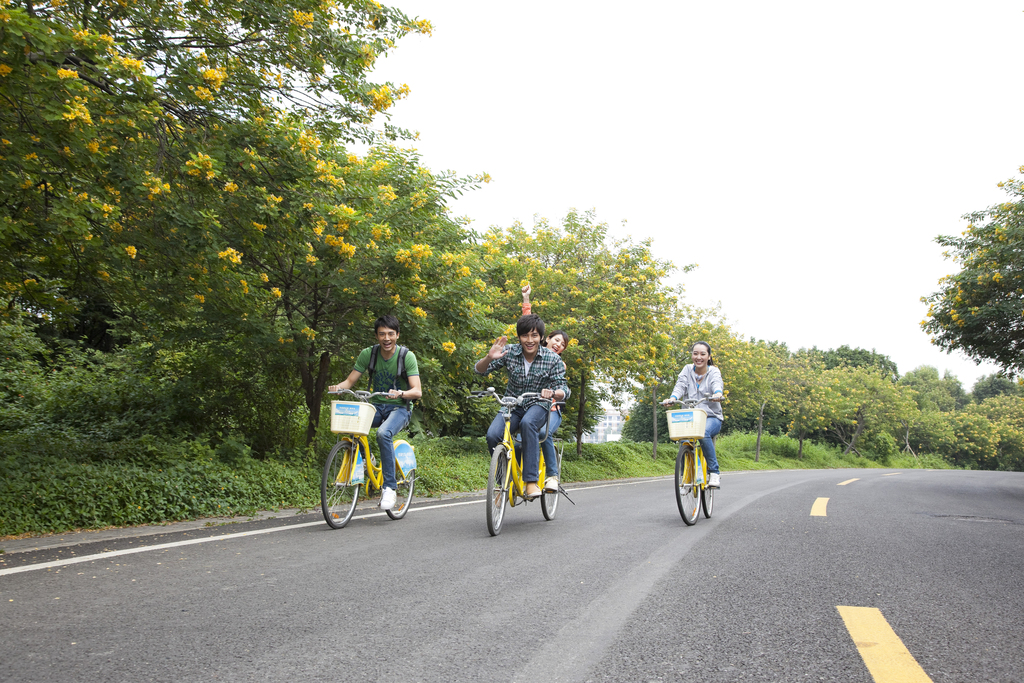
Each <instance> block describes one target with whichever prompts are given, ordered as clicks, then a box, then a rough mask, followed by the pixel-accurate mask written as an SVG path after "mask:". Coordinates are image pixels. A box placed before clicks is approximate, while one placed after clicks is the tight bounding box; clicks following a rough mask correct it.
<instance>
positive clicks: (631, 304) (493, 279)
mask: <svg viewBox="0 0 1024 683" xmlns="http://www.w3.org/2000/svg"><path fill="white" fill-rule="evenodd" d="M607 233H608V226H607V225H606V224H605V223H601V222H598V221H597V220H596V217H595V214H594V212H593V211H588V212H585V213H580V212H577V211H570V212H569V213H568V214H567V215H566V216H565V217H564V218H563V219H562V221H561V224H560V225H552V224H550V223H548V222H547V221H540V222H539V223H538V224H537V225H536V226H535V228H534V229H533V230H528V229H526V228H524V227H523V226H522V225H519V224H516V225H513V226H511V227H509V228H506V229H500V228H495V229H492V230H491V231H490V232H488V233H487V235H486V236H485V238H484V240H483V242H482V243H481V247H480V249H481V252H482V255H481V257H480V258H481V261H483V262H484V263H485V265H486V266H487V267H488V278H489V280H490V284H491V285H492V286H494V287H495V288H500V289H501V290H503V295H502V296H501V298H500V299H499V300H498V301H500V302H501V308H500V310H496V311H495V316H496V317H498V318H504V319H505V320H508V321H509V322H510V323H511V322H515V320H516V318H518V317H519V305H518V304H519V302H520V300H521V299H520V297H521V292H520V287H521V283H523V282H529V283H530V284H531V286H532V288H533V295H532V299H533V308H534V312H535V313H537V314H538V315H540V316H541V317H542V318H543V319H544V321H545V323H546V324H547V328H548V330H549V331H553V330H555V329H557V328H563V329H565V331H566V332H567V333H568V335H569V337H570V343H569V347H568V348H567V349H566V351H565V352H564V353H563V356H562V357H563V360H565V362H566V364H567V366H568V380H569V386H570V389H571V390H572V395H571V398H570V401H569V406H568V411H567V415H566V417H565V422H566V424H571V425H572V430H573V432H574V433H575V436H576V439H577V444H578V445H577V448H578V449H579V448H580V445H579V442H580V438H581V437H582V436H583V434H584V433H585V432H586V431H587V430H588V429H590V428H591V427H592V426H593V425H594V423H595V422H596V420H597V418H598V416H599V415H600V414H601V413H602V412H603V411H604V409H603V407H602V402H603V401H607V402H610V403H612V404H619V403H620V402H621V400H622V399H623V397H624V396H625V395H626V392H628V391H630V390H632V389H633V387H634V384H635V383H636V382H644V381H645V380H646V379H647V378H648V376H649V375H650V372H651V364H650V359H651V357H652V348H661V349H665V348H666V347H667V346H668V344H669V343H670V337H669V331H670V330H671V326H672V320H673V316H674V311H675V309H676V304H677V301H678V296H679V293H680V292H679V291H678V290H677V289H673V288H671V287H669V286H668V285H666V284H665V282H664V280H665V278H666V277H667V276H668V274H669V273H670V272H671V271H672V270H673V268H674V267H673V265H672V264H671V263H670V262H668V261H665V260H662V259H658V258H656V257H655V256H654V254H653V251H652V244H651V243H650V242H649V241H645V242H640V243H637V242H633V241H632V240H630V239H625V240H619V241H611V240H609V239H608V235H607ZM481 355H482V354H481Z"/></svg>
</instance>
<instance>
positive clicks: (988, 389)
mask: <svg viewBox="0 0 1024 683" xmlns="http://www.w3.org/2000/svg"><path fill="white" fill-rule="evenodd" d="M1022 393H1024V392H1022V391H1021V386H1020V384H1019V383H1018V382H1015V381H1014V380H1012V379H1010V378H1009V377H1004V376H1003V375H999V374H992V375H982V376H981V377H979V378H978V380H977V381H976V382H975V383H974V388H973V389H972V390H971V398H973V399H974V400H975V402H976V403H981V402H982V401H984V400H985V399H987V398H992V397H993V396H1020V395H1021V394H1022Z"/></svg>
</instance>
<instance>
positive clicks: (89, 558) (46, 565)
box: [0, 477, 664, 576]
mask: <svg viewBox="0 0 1024 683" xmlns="http://www.w3.org/2000/svg"><path fill="white" fill-rule="evenodd" d="M647 481H664V477H662V478H660V479H650V480H647ZM644 483H647V482H646V481H639V482H619V483H609V484H598V485H596V486H580V487H574V488H572V489H569V490H570V491H586V490H588V489H601V488H606V487H609V486H629V485H631V484H644ZM483 502H484V501H483V500H482V499H481V500H463V501H459V502H457V503H440V504H438V505H427V506H420V507H414V508H411V509H410V510H409V512H410V513H413V512H427V511H429V510H440V509H442V508H451V507H458V506H460V505H477V504H480V503H483ZM386 514H387V513H386V512H371V513H369V514H364V515H359V516H358V517H353V518H352V519H353V520H356V519H373V518H374V517H383V516H384V515H386ZM322 524H325V522H323V521H322V520H320V521H316V522H303V523H302V524H287V525H285V526H276V527H273V528H271V529H256V530H255V531H239V532H238V533H234V534H221V535H219V536H210V537H208V538H190V539H188V540H186V541H174V542H172V543H158V544H156V545H147V546H140V547H137V548H125V549H124V550H108V551H107V552H102V553H96V554H95V555H83V556H82V557H69V558H67V559H64V560H53V561H52V562H39V563H38V564H28V565H24V566H22V567H8V568H6V569H0V576H6V575H8V574H20V573H21V572H31V571H37V570H40V569H52V568H53V567H66V566H68V565H71V564H79V563H81V562H94V561H96V560H106V559H108V558H111V557H118V556H121V555H133V554H135V553H145V552H150V551H153V550H167V549H169V548H180V547H181V546H185V545H195V544H197V543H210V542H212V541H230V540H231V539H233V538H242V537H243V536H259V535H260V534H272V533H274V532H276V531H288V530H289V529H302V528H305V527H310V526H319V525H322ZM169 533H174V532H169Z"/></svg>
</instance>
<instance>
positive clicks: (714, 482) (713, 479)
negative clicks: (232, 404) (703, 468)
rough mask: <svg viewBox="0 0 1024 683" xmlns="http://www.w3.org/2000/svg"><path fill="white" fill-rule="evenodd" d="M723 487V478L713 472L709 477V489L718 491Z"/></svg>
mask: <svg viewBox="0 0 1024 683" xmlns="http://www.w3.org/2000/svg"><path fill="white" fill-rule="evenodd" d="M721 487H722V478H721V477H720V476H718V472H712V473H711V474H709V475H708V488H713V489H717V488H721Z"/></svg>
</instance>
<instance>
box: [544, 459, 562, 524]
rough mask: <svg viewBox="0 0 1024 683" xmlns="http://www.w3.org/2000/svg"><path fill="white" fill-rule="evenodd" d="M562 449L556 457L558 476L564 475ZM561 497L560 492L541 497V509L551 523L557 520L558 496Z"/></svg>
mask: <svg viewBox="0 0 1024 683" xmlns="http://www.w3.org/2000/svg"><path fill="white" fill-rule="evenodd" d="M562 448H563V447H559V449H558V450H557V451H556V452H555V457H556V458H558V475H559V476H561V475H562ZM559 495H561V494H559V493H558V491H555V492H554V493H545V494H544V495H542V496H541V497H540V509H541V511H543V512H544V519H546V520H548V521H549V522H550V521H551V520H553V519H554V518H555V512H556V511H557V510H558V496H559Z"/></svg>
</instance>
